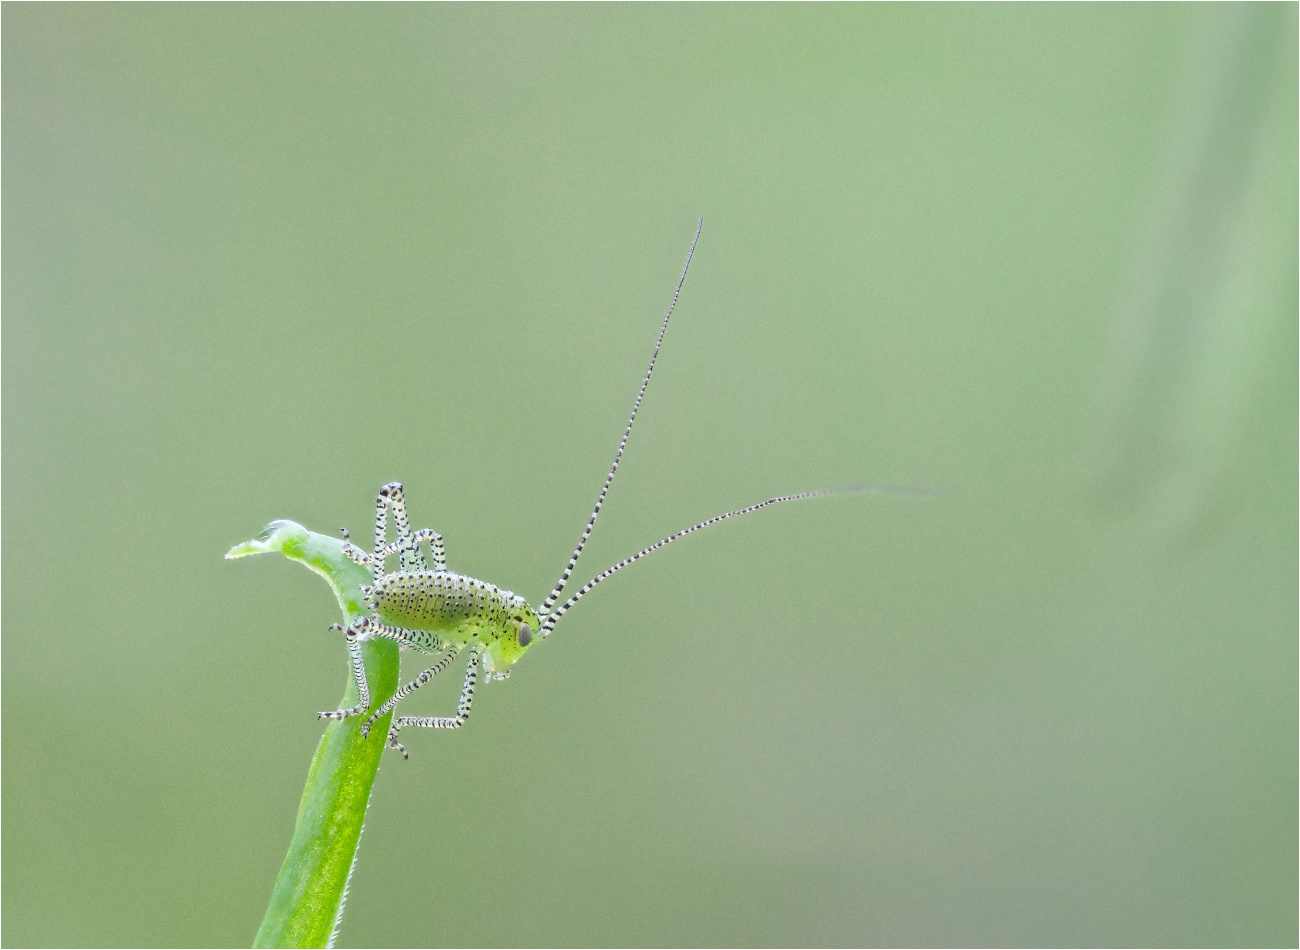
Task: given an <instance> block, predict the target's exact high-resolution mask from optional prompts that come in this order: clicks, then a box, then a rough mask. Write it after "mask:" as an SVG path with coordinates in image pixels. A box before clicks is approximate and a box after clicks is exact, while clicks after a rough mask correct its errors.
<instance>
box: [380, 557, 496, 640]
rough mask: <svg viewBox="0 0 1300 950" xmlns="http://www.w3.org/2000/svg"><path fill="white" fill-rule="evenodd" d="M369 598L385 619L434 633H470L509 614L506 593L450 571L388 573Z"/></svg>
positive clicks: (492, 624)
mask: <svg viewBox="0 0 1300 950" xmlns="http://www.w3.org/2000/svg"><path fill="white" fill-rule="evenodd" d="M366 600H367V602H368V603H369V605H370V607H371V608H372V609H373V610H375V612H376V613H378V614H379V616H380V619H382V620H383V621H384V622H386V623H391V624H395V625H396V626H399V627H408V628H413V629H416V630H428V631H430V632H432V633H447V634H455V633H458V632H464V633H470V631H471V629H472V628H481V627H484V626H494V625H496V623H497V622H498V621H501V622H503V621H504V620H505V619H506V617H507V616H508V609H507V604H506V601H507V595H506V592H504V591H502V590H501V589H500V588H498V587H494V586H493V585H491V584H485V583H484V582H483V581H478V580H474V579H473V578H471V577H463V576H461V575H460V574H453V573H451V572H450V571H398V572H397V573H394V574H385V575H384V576H383V577H381V578H380V579H379V580H378V581H376V582H375V584H374V586H373V587H371V588H370V593H369V594H368V595H367V598H366Z"/></svg>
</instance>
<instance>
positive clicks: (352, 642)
mask: <svg viewBox="0 0 1300 950" xmlns="http://www.w3.org/2000/svg"><path fill="white" fill-rule="evenodd" d="M371 623H372V621H371V620H370V618H369V617H358V618H357V619H356V620H354V621H352V622H351V623H350V624H348V626H347V629H346V630H344V628H343V626H342V625H341V624H337V623H332V624H330V629H331V630H343V636H344V638H345V639H346V641H347V646H348V656H350V657H351V658H352V676H353V678H355V679H356V681H357V695H358V698H359V700H360V701H359V702H358V703H357V704H356V705H355V706H353V707H352V708H351V709H331V710H329V711H328V712H321V713H317V714H316V716H317V718H318V719H348V718H350V717H352V716H359V715H361V713H363V712H365V711H366V709H367V708H369V706H370V685H369V684H368V683H367V682H366V664H365V661H364V660H362V658H361V634H362V633H363V632H364V631H365V630H366V629H367V628H368V627H369V626H370V624H371Z"/></svg>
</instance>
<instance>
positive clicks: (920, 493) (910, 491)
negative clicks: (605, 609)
mask: <svg viewBox="0 0 1300 950" xmlns="http://www.w3.org/2000/svg"><path fill="white" fill-rule="evenodd" d="M848 492H877V493H881V494H890V495H912V496H915V497H931V496H933V495H936V494H938V490H937V489H933V488H906V487H903V486H901V485H848V486H846V487H844V488H823V489H820V490H818V491H806V492H800V493H799V494H797V495H781V496H779V497H777V498H769V499H768V500H767V501H760V502H759V503H758V504H757V505H750V506H749V507H748V508H739V509H737V510H736V511H728V512H727V513H726V514H721V515H716V516H715V517H712V518H710V519H709V520H708V521H701V522H700V523H699V524H696V525H691V527H689V528H683V529H682V530H681V531H678V532H677V533H676V534H670V535H669V536H668V537H666V538H664V539H663V540H662V541H656V542H655V543H654V544H652V545H650V547H648V548H644V549H642V550H640V551H638V552H637V553H636V554H633V555H632V556H631V557H627V558H624V559H623V560H621V561H619V562H618V563H617V564H615V565H614V566H613V567H610V568H607V569H606V570H603V571H601V572H600V573H599V574H597V575H596V576H595V577H593V578H592V579H591V580H589V581H588V582H587V583H586V584H584V585H583V586H582V589H581V590H579V591H578V592H577V593H576V594H574V595H573V596H572V597H570V598H569V599H568V600H566V601H565V602H564V603H563V604H561V605H560V606H559V607H558V608H556V609H555V610H554V611H553V612H552V613H551V614H550V615H549V616H547V617H546V619H545V620H543V621H542V629H541V630H540V631H539V632H540V633H541V635H542V636H544V637H546V636H550V633H551V631H552V630H554V629H555V625H556V623H557V622H559V619H560V618H561V617H563V616H564V614H565V613H566V612H567V611H568V609H569V608H570V607H572V606H573V605H574V604H576V603H577V602H578V601H579V600H581V599H582V596H583V595H584V594H585V593H587V591H589V590H591V589H592V588H593V587H595V586H596V585H597V584H599V583H600V582H601V581H603V580H604V579H605V578H607V577H609V576H610V575H611V574H613V573H615V572H616V571H621V570H622V569H623V568H625V567H627V566H628V565H629V564H631V563H632V562H633V561H637V560H640V559H641V558H643V557H645V556H646V555H647V554H649V553H650V552H651V551H658V550H659V549H660V548H662V547H664V546H665V545H668V544H672V543H673V542H674V541H676V540H677V539H678V538H684V537H686V535H688V534H690V533H692V532H694V531H699V530H700V529H701V528H707V527H708V526H709V525H711V524H717V523H718V522H719V521H724V520H726V519H727V518H734V517H735V516H737V515H747V514H749V513H750V512H751V511H758V509H760V508H766V507H767V506H768V505H779V504H780V503H781V502H783V501H799V500H801V499H804V498H817V497H820V496H822V495H843V494H846V493H848ZM543 614H545V611H543Z"/></svg>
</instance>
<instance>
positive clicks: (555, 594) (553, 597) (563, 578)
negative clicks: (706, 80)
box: [540, 215, 704, 629]
mask: <svg viewBox="0 0 1300 950" xmlns="http://www.w3.org/2000/svg"><path fill="white" fill-rule="evenodd" d="M702 230H704V217H703V215H701V216H700V223H699V224H698V225H696V227H695V238H694V239H693V240H692V241H691V249H690V251H688V252H687V254H686V265H685V266H684V267H683V268H682V276H681V278H680V279H678V281H677V289H676V290H674V291H673V302H672V303H671V304H669V305H668V312H667V313H666V314H664V322H663V326H661V327H660V328H659V339H657V340H656V341H655V351H654V352H653V353H652V354H650V368H649V369H647V370H646V371H645V379H644V380H642V381H641V391H640V392H639V393H637V394H636V404H635V405H633V406H632V415H631V417H630V418H629V419H628V420H627V428H626V429H624V430H623V438H622V440H621V441H620V442H619V443H618V451H617V452H616V453H615V454H614V464H613V465H611V466H610V469H609V475H607V476H606V477H605V486H604V487H603V488H602V489H601V490H600V497H598V498H597V499H596V507H595V508H594V509H593V510H592V512H591V519H590V520H589V521H588V522H587V527H586V528H585V529H584V530H583V532H582V538H581V539H580V540H579V541H578V546H577V547H576V548H574V549H573V557H571V558H569V566H568V567H566V568H565V569H564V573H563V574H561V575H560V579H559V581H558V582H556V585H555V589H554V590H553V591H551V593H550V595H549V596H548V597H547V598H546V603H544V604H542V609H541V611H540V613H541V615H542V616H543V617H544V616H546V615H547V613H549V612H550V609H551V608H552V607H554V606H555V602H556V601H557V600H559V599H560V594H561V593H563V592H564V585H565V584H567V583H568V582H569V575H571V574H572V573H573V568H574V566H575V565H576V564H577V563H578V555H580V554H581V553H582V546H583V545H584V544H586V543H587V539H588V538H589V537H591V529H592V528H594V527H595V526H596V516H597V515H599V514H600V506H601V505H603V504H604V503H605V494H606V492H608V491H609V484H610V482H612V481H613V480H614V473H615V472H617V471H618V462H619V459H621V458H622V457H623V449H624V448H625V447H626V446H627V437H628V436H629V435H631V434H632V423H633V422H635V421H636V414H637V411H638V410H639V409H640V408H641V400H642V399H643V398H645V391H646V387H647V386H649V385H650V374H651V373H653V372H654V371H655V360H656V359H658V358H659V347H660V346H662V345H663V342H664V333H666V332H667V330H668V318H669V317H671V316H672V315H673V308H674V307H676V306H677V298H678V297H679V296H680V295H681V292H682V284H684V283H686V272H687V271H688V270H690V267H691V258H692V257H694V256H695V245H696V244H697V243H698V242H699V240H700V232H701V231H702ZM692 530H694V529H692ZM639 556H640V555H638V557H639ZM561 613H563V610H561ZM552 626H554V624H552ZM543 629H546V627H543Z"/></svg>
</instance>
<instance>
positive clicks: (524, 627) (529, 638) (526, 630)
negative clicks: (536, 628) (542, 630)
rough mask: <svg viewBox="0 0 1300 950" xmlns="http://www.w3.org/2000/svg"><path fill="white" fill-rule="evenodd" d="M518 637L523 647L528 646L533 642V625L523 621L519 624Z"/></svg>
mask: <svg viewBox="0 0 1300 950" xmlns="http://www.w3.org/2000/svg"><path fill="white" fill-rule="evenodd" d="M516 639H518V641H519V645H520V646H521V647H526V646H528V644H530V643H532V642H533V629H532V627H530V626H528V624H526V623H521V624H520V625H519V634H518V636H517V638H516Z"/></svg>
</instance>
